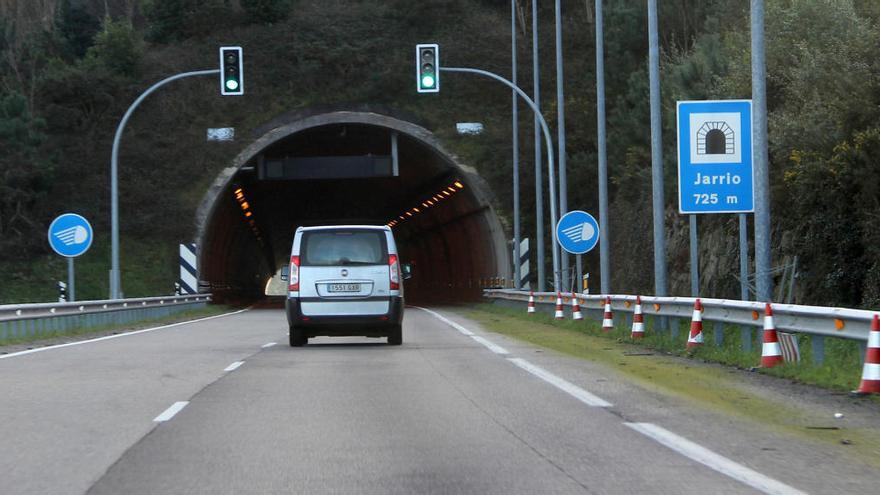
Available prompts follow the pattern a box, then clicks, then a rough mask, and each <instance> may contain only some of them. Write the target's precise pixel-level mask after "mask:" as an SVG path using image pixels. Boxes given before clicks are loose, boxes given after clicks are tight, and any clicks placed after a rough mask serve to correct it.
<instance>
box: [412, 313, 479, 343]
mask: <svg viewBox="0 0 880 495" xmlns="http://www.w3.org/2000/svg"><path fill="white" fill-rule="evenodd" d="M413 307H414V308H416V309H421V310H422V311H424V312H425V313H428V314H431V315H434V317H435V318H437V319H438V320H440V321H442V322H443V323H446V324H447V325H449V326H451V327H452V328H454V329H456V330H458V331H459V332H461V334H462V335H467V336H468V337H470V336H472V335H473V334H474V332H471V331H470V330H468V329H467V328H465V327H463V326H461V325H459V324H458V323H456V322H454V321H452V320H450V319H449V318H446V317H445V316H443V315H441V314H440V313H437V312H434V311H431V310H430V309H428V308H421V307H419V306H413Z"/></svg>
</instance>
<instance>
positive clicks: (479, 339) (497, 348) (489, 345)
mask: <svg viewBox="0 0 880 495" xmlns="http://www.w3.org/2000/svg"><path fill="white" fill-rule="evenodd" d="M471 338H472V339H474V340H476V341H477V342H479V343H481V344H483V345H484V346H486V348H487V349H489V350H490V351H492V352H494V353H495V354H503V355H506V354H510V353H509V352H507V349H505V348H503V347H501V346H500V345H498V344H495V343H494V342H490V341H489V340H487V339H484V338H483V337H480V336H479V335H471Z"/></svg>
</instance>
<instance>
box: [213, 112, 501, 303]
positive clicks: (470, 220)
mask: <svg viewBox="0 0 880 495" xmlns="http://www.w3.org/2000/svg"><path fill="white" fill-rule="evenodd" d="M392 135H396V137H395V143H396V146H394V148H396V152H397V155H398V156H399V160H398V161H399V174H398V175H397V176H384V177H370V178H361V179H356V178H336V179H328V178H319V179H311V180H309V179H302V178H300V179H298V180H273V179H268V178H267V177H266V174H265V173H263V172H264V171H265V170H267V169H266V168H265V167H266V163H268V161H267V160H283V159H287V160H289V159H293V160H294V161H297V160H298V161H297V163H302V162H303V161H304V162H305V163H324V162H321V160H325V162H326V160H327V159H328V157H327V155H334V157H335V158H339V157H338V156H336V155H343V156H347V157H351V156H355V155H358V156H375V155H374V152H375V153H377V154H381V153H384V152H385V151H387V148H388V147H391V144H390V143H391V139H392V138H391V136H392ZM386 139H387V141H386ZM364 153H367V155H364ZM279 157H281V158H279ZM291 157H293V158H291ZM493 199H494V195H493V194H492V192H491V190H490V189H489V187H488V185H487V184H486V182H485V181H484V180H483V179H482V178H481V177H480V176H479V174H478V173H477V171H476V170H475V169H474V168H472V167H469V166H467V165H465V164H463V163H461V161H460V160H459V159H458V158H457V157H456V156H455V155H453V154H452V153H450V152H448V151H447V150H445V149H444V147H443V145H442V143H441V142H440V141H439V139H438V138H437V137H436V136H435V135H434V134H433V133H432V132H430V131H429V130H427V129H425V128H424V127H422V126H419V125H417V124H415V123H413V122H411V121H408V120H405V119H401V118H398V117H394V116H390V115H385V114H381V113H375V112H367V111H331V112H324V113H318V114H314V115H308V116H305V117H302V116H291V117H288V118H284V117H282V118H280V119H277V120H276V121H274V122H273V123H272V124H271V125H270V126H269V127H268V129H267V130H265V131H264V132H263V133H262V134H261V135H260V136H259V137H258V138H256V139H255V140H254V141H253V142H252V143H250V144H249V145H248V146H247V147H246V148H245V149H244V150H243V151H242V152H241V153H239V154H238V155H237V156H236V157H235V158H234V159H233V160H232V162H231V164H230V165H229V166H228V167H226V168H225V169H223V170H222V171H221V172H220V173H219V174H218V175H217V177H216V178H215V180H214V181H213V184H212V185H211V186H210V187H209V189H208V191H207V192H206V193H205V194H204V196H203V198H202V201H201V204H200V206H199V208H198V210H197V214H196V227H197V235H196V239H195V242H196V243H197V245H198V246H199V253H198V259H199V278H200V285H201V286H202V287H203V288H204V289H209V290H212V291H213V292H215V293H218V294H227V295H232V296H235V297H254V296H257V295H260V294H262V293H263V289H264V286H266V285H267V283H268V282H267V281H268V280H269V279H270V278H271V277H272V276H273V275H274V274H276V272H277V270H278V269H279V267H280V266H283V265H284V264H286V263H287V262H288V259H287V257H288V253H289V249H290V240H291V239H292V237H293V232H294V230H295V228H296V227H297V226H299V225H314V224H322V223H330V224H352V223H369V224H391V225H392V228H393V230H394V234H395V238H396V240H397V242H398V244H399V246H398V247H399V250H400V253H401V257H402V259H403V260H404V261H408V262H412V263H413V264H414V277H413V279H412V280H410V281H408V284H407V286H406V290H407V299H408V300H410V301H414V302H419V301H456V300H468V299H475V298H478V297H479V295H480V290H481V287H482V286H485V285H486V284H487V279H490V278H499V277H500V278H506V279H508V280H509V279H510V271H511V269H510V266H511V265H510V253H509V249H508V243H507V240H506V235H505V232H504V230H503V228H502V225H501V222H500V220H499V218H498V215H497V214H496V211H495V209H494V206H493V204H492V203H493ZM244 205H246V206H247V207H248V208H247V210H245V209H243V208H244ZM248 212H250V215H248V216H247V217H245V216H244V215H247V214H248Z"/></svg>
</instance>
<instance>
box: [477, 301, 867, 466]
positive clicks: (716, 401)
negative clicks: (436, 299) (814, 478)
mask: <svg viewBox="0 0 880 495" xmlns="http://www.w3.org/2000/svg"><path fill="white" fill-rule="evenodd" d="M466 316H467V317H468V318H471V319H473V320H474V321H476V322H478V323H480V324H481V325H483V326H484V327H485V328H487V329H488V330H491V331H493V332H497V333H500V334H503V335H507V336H509V337H513V338H515V339H519V340H523V341H526V342H529V343H532V344H535V345H538V346H541V347H545V348H548V349H553V350H555V351H558V352H561V353H564V354H567V355H570V356H574V357H578V358H581V359H586V360H590V361H593V362H599V363H602V364H604V365H606V366H607V367H608V368H610V369H613V370H615V371H617V372H619V373H622V374H624V375H626V376H627V377H629V378H630V379H632V380H633V381H635V382H636V383H638V384H639V385H640V386H642V387H644V388H645V389H648V390H651V391H656V392H660V393H666V394H673V395H675V396H678V397H681V398H684V399H686V400H690V401H694V402H696V403H699V404H700V405H702V406H703V407H706V408H709V409H711V410H716V411H719V412H723V413H725V414H730V415H734V416H738V417H742V418H746V419H750V420H753V421H757V422H760V423H762V424H765V425H767V426H768V427H770V428H771V429H773V430H780V431H783V432H787V433H789V434H795V435H796V436H800V437H805V438H809V439H812V440H818V441H821V442H823V443H828V444H833V445H835V446H837V447H840V444H841V443H846V445H847V447H846V448H847V449H848V451H849V452H855V453H857V455H860V456H864V457H862V458H863V459H864V458H870V459H871V462H872V463H874V464H876V465H877V466H880V460H878V459H877V453H878V452H877V446H878V445H880V431H878V430H877V429H876V428H840V429H825V428H815V426H816V425H820V426H821V425H825V424H826V423H828V418H824V417H817V415H816V414H815V413H811V412H810V411H809V410H808V409H807V408H804V407H799V405H798V404H788V403H784V402H782V401H777V400H773V399H772V398H769V397H765V396H759V395H757V394H755V393H754V392H752V391H750V390H749V388H748V387H746V386H744V385H743V384H742V383H740V382H739V381H738V380H737V379H736V378H734V377H732V376H731V373H732V372H733V370H731V369H729V368H724V367H721V366H712V365H706V364H704V363H703V362H701V361H703V360H705V361H717V362H724V363H726V364H736V363H741V365H744V366H742V367H748V366H753V365H754V364H756V363H758V362H760V354H757V353H755V352H753V353H743V352H742V351H740V350H739V349H738V340H736V341H735V339H734V338H733V337H734V335H732V334H733V333H734V332H730V333H731V336H730V339H728V335H727V332H725V345H723V346H722V347H720V348H713V347H714V346H713V345H712V344H704V346H703V347H702V348H701V349H698V350H697V351H695V352H693V353H692V354H688V353H686V352H685V351H684V349H685V346H686V342H687V333H686V332H685V331H684V329H682V330H681V331H679V335H677V336H675V337H672V336H671V335H670V332H667V333H666V334H665V335H659V336H656V335H655V336H650V334H651V330H650V329H649V330H648V332H646V333H647V336H646V337H645V339H643V340H642V342H641V343H639V344H634V343H632V342H631V341H630V338H629V336H630V332H629V330H628V329H624V328H621V327H620V326H618V327H616V328H615V329H614V331H613V332H608V333H605V332H603V331H602V329H601V323H600V322H596V321H593V320H589V319H587V320H584V321H581V322H575V321H571V320H562V321H556V320H554V319H553V317H552V316H550V315H548V314H543V313H536V314H534V315H526V314H525V312H524V311H523V310H515V309H511V308H505V307H500V306H496V305H493V304H480V305H475V306H470V307H468V308H467V310H466ZM705 331H706V329H705V328H704V332H705ZM735 337H736V339H738V338H739V329H738V328H737V329H736V335H735ZM706 338H707V342H708V341H711V340H709V339H711V338H713V336H712V335H711V334H710V335H708V336H706ZM728 340H730V341H731V342H730V343H729V344H728V342H727V341H728ZM734 341H735V344H736V345H734ZM734 348H735V349H734ZM828 350H829V349H828V348H827V347H826V352H827V351H828ZM673 351H674V352H673ZM829 354H830V353H829ZM688 355H690V356H691V357H692V358H693V365H692V366H691V365H688V362H687V361H684V362H683V361H682V360H681V359H680V357H683V356H688ZM841 355H842V356H845V353H841ZM719 357H720V358H723V361H721V360H717V359H712V358H719ZM828 357H831V356H830V355H826V358H828ZM826 363H827V362H826ZM802 366H806V365H805V364H804V363H800V364H797V365H786V366H783V367H781V368H787V370H786V371H785V372H784V373H780V372H779V371H778V370H775V369H771V370H760V371H761V372H762V373H763V372H769V373H772V374H774V375H779V376H786V377H788V375H797V369H798V368H800V367H802ZM814 375H815V376H819V377H823V376H826V375H825V374H823V373H821V372H815V371H813V372H812V373H811V374H808V375H807V376H809V377H812V376H814ZM857 376H860V374H859V375H857ZM805 381H806V380H805ZM868 400H874V401H877V398H871V399H868Z"/></svg>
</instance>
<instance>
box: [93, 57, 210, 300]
mask: <svg viewBox="0 0 880 495" xmlns="http://www.w3.org/2000/svg"><path fill="white" fill-rule="evenodd" d="M219 73H220V69H211V70H200V71H195V72H184V73H182V74H177V75H176V76H171V77H169V78H166V79H163V80H161V81H159V82H157V83H156V84H154V85H152V86H151V87H150V89H148V90H146V91H144V92H143V94H141V95H140V96H139V97H138V99H136V100H134V103H132V104H131V106H130V107H128V111H127V112H125V116H123V117H122V120H121V121H119V125H118V126H117V127H116V136H114V137H113V151H112V153H111V155H110V244H111V251H112V252H111V256H110V299H119V297H120V292H121V288H122V281H121V279H120V276H119V180H118V175H119V174H118V169H119V167H118V163H119V141H120V140H122V131H124V130H125V125H126V124H127V123H128V119H129V118H131V115H132V114H133V113H134V110H135V109H136V108H137V107H138V105H140V104H141V102H142V101H144V99H146V98H147V96H150V94H151V93H153V92H154V91H156V90H157V89H159V88H161V87H162V86H164V85H166V84H168V83H170V82H171V81H176V80H178V79H183V78H185V77H193V76H210V75H213V74H219Z"/></svg>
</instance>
